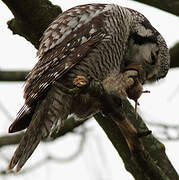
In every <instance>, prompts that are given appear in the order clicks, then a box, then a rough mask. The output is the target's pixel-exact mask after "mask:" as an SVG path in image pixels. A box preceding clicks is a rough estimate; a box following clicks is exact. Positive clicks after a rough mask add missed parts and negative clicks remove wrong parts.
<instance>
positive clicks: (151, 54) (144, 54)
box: [124, 9, 170, 81]
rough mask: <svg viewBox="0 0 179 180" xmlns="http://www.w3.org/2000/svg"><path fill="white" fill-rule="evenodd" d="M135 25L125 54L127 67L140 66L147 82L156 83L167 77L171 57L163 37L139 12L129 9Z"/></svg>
mask: <svg viewBox="0 0 179 180" xmlns="http://www.w3.org/2000/svg"><path fill="white" fill-rule="evenodd" d="M129 11H130V12H131V13H132V15H133V24H132V28H131V32H130V35H129V39H128V46H127V49H126V54H125V57H124V58H125V65H126V66H128V65H131V64H140V65H141V66H142V68H143V69H144V71H145V72H146V80H149V81H155V80H158V79H160V78H163V77H165V76H166V74H167V72H168V70H169V67H170V55H169V50H168V47H167V45H166V42H165V40H164V38H163V37H162V35H161V34H160V33H159V32H158V31H157V30H156V29H155V28H154V27H153V26H152V25H151V24H150V22H149V21H148V20H147V18H146V17H144V16H143V15H142V14H140V13H139V12H136V11H134V10H131V9H129Z"/></svg>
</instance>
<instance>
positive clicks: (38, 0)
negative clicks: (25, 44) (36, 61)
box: [2, 0, 62, 48]
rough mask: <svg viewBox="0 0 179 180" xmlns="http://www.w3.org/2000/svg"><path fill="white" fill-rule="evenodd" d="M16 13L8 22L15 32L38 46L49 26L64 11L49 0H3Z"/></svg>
mask: <svg viewBox="0 0 179 180" xmlns="http://www.w3.org/2000/svg"><path fill="white" fill-rule="evenodd" d="M2 1H3V2H4V3H5V4H6V5H7V7H8V8H9V9H10V10H11V12H12V13H13V15H14V19H12V20H10V21H9V22H8V27H9V28H10V29H11V30H12V32H13V34H19V35H21V36H23V37H25V38H26V39H27V40H28V41H30V42H31V43H32V44H33V45H34V46H35V47H36V48H38V47H39V39H40V38H41V36H42V33H43V32H44V30H45V29H46V28H47V26H48V25H49V24H50V23H51V22H52V21H53V20H54V18H56V17H57V16H58V15H59V14H60V13H61V12H62V11H61V8H60V7H59V6H54V5H52V3H51V2H50V1H48V0H25V1H24V0H14V1H7V0H2Z"/></svg>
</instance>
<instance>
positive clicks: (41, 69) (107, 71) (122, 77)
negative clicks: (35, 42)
mask: <svg viewBox="0 0 179 180" xmlns="http://www.w3.org/2000/svg"><path fill="white" fill-rule="evenodd" d="M37 55H38V57H39V60H38V62H37V64H36V65H35V66H34V68H33V69H32V71H31V72H30V73H29V75H28V77H27V81H26V83H25V89H24V99H25V103H24V105H23V107H22V108H21V109H20V111H19V112H18V114H17V117H16V119H15V121H14V122H13V123H12V125H11V126H10V127H9V132H10V133H13V132H17V131H21V130H23V129H26V132H25V135H24V136H23V138H22V139H21V141H20V144H19V146H18V147H17V149H16V151H15V153H14V155H13V157H12V159H11V162H10V164H9V167H8V169H9V170H11V169H13V168H14V167H15V166H16V171H19V170H20V169H21V168H22V166H23V165H24V164H25V162H26V161H27V160H28V158H29V157H30V156H31V154H32V153H33V151H34V150H35V148H36V147H37V145H38V144H39V143H40V141H41V139H42V138H44V137H47V136H50V135H51V133H52V132H53V131H54V130H56V129H58V130H60V128H61V126H62V125H63V122H64V121H65V120H66V119H67V117H68V115H70V114H73V115H75V116H76V117H77V118H78V119H85V118H87V117H91V116H93V115H94V114H95V113H97V112H99V111H101V109H102V107H103V102H101V101H100V99H99V98H98V96H92V95H91V94H90V93H89V92H88V91H84V92H83V91H80V92H79V93H78V94H77V95H75V96H74V95H72V94H69V93H67V92H65V91H63V90H62V89H61V88H60V87H59V86H58V84H59V83H60V84H62V85H63V86H64V87H65V88H67V89H71V88H74V87H76V86H78V87H79V88H80V86H81V85H83V84H85V85H86V86H89V85H90V83H91V82H92V80H95V81H99V82H101V83H102V84H103V86H104V88H105V89H106V91H107V92H108V93H109V94H113V95H116V96H118V97H120V98H126V97H127V95H128V94H127V89H129V88H130V87H131V86H132V85H133V84H134V83H135V78H133V77H136V76H138V75H139V74H140V72H139V71H138V70H137V69H135V68H133V67H135V66H137V67H140V68H141V69H142V70H143V72H144V75H145V78H143V80H142V82H141V83H144V82H146V81H155V80H158V79H160V78H163V77H165V76H166V74H167V72H168V69H169V62H170V58H169V52H168V48H167V45H166V42H165V40H164V39H163V37H162V36H161V35H160V33H159V32H158V31H157V30H156V29H155V28H154V27H153V26H152V25H151V24H150V22H149V21H148V20H147V18H146V17H145V16H144V15H142V14H141V13H139V12H137V11H135V10H132V9H129V8H126V7H121V6H119V5H115V4H86V5H80V6H76V7H73V8H71V9H69V10H67V11H65V12H63V13H62V14H60V15H59V16H58V17H57V18H56V19H55V20H54V21H53V22H52V23H51V24H50V25H49V27H48V28H47V29H46V30H45V32H44V33H43V36H42V38H41V43H40V46H39V50H38V52H37ZM131 67H132V68H131ZM80 78H81V79H80ZM116 92H117V94H116Z"/></svg>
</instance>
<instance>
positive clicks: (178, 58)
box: [170, 42, 179, 68]
mask: <svg viewBox="0 0 179 180" xmlns="http://www.w3.org/2000/svg"><path fill="white" fill-rule="evenodd" d="M170 57H171V63H170V67H171V68H174V67H179V42H178V43H177V44H175V45H174V46H173V47H172V48H170Z"/></svg>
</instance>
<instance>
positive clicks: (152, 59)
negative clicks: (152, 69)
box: [149, 50, 159, 65]
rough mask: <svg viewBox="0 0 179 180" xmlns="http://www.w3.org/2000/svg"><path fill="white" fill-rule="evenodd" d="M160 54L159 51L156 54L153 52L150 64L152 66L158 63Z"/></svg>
mask: <svg viewBox="0 0 179 180" xmlns="http://www.w3.org/2000/svg"><path fill="white" fill-rule="evenodd" d="M158 53H159V51H158V50H157V51H155V52H151V60H150V62H149V63H150V64H151V65H154V64H155V63H156V61H157V57H158Z"/></svg>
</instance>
